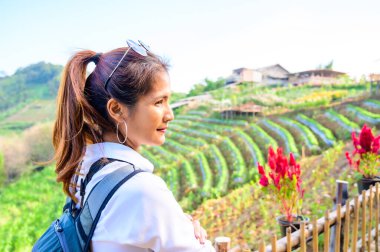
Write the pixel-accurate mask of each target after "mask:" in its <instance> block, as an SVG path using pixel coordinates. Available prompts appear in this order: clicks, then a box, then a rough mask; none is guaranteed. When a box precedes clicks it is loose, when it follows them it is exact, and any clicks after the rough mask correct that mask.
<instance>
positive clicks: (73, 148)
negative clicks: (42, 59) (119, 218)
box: [53, 51, 99, 201]
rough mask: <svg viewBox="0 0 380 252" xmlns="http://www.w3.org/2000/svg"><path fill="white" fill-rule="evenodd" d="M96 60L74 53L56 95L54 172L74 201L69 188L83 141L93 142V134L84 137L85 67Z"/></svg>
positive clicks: (95, 56)
mask: <svg viewBox="0 0 380 252" xmlns="http://www.w3.org/2000/svg"><path fill="white" fill-rule="evenodd" d="M98 58H99V54H96V53H95V52H93V51H82V52H79V53H77V54H75V55H74V56H73V58H72V59H71V60H70V61H69V62H68V63H67V64H66V66H65V68H64V70H63V74H62V78H61V83H60V86H59V90H58V96H57V115H56V116H57V119H56V121H55V123H54V130H53V145H54V149H55V154H54V160H55V161H56V169H55V172H56V173H57V182H63V190H64V192H65V193H66V194H67V195H68V196H70V197H71V198H72V199H73V200H75V201H76V199H75V190H71V189H70V187H71V186H74V187H75V185H71V184H70V183H71V181H72V177H73V175H74V174H75V172H76V170H77V168H78V166H79V164H80V161H81V158H82V156H83V154H84V150H85V145H86V141H88V139H90V140H91V138H92V140H94V138H93V137H91V136H90V135H95V134H90V135H89V134H86V131H85V130H84V128H88V126H87V125H86V124H85V118H86V115H85V112H86V113H90V112H91V111H93V109H92V108H91V106H90V105H89V104H88V102H87V100H86V98H85V94H84V88H85V83H86V68H87V64H88V63H89V62H91V61H95V62H96V63H97V60H98ZM87 118H88V117H87ZM90 118H91V117H90ZM87 132H88V131H87Z"/></svg>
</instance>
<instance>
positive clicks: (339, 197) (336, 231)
mask: <svg viewBox="0 0 380 252" xmlns="http://www.w3.org/2000/svg"><path fill="white" fill-rule="evenodd" d="M347 199H348V182H347V181H343V180H336V193H335V202H334V203H335V205H334V209H337V207H338V206H343V205H344V204H346V201H347ZM341 217H342V216H341V215H340V212H339V218H337V220H336V223H335V225H334V226H333V227H331V234H330V251H340V248H343V243H342V242H343V240H344V237H343V235H344V233H343V232H341V230H342V226H343V225H344V221H343V220H342V219H341ZM338 225H339V226H338ZM338 235H339V237H338ZM338 242H339V244H338ZM336 247H338V250H337V249H336Z"/></svg>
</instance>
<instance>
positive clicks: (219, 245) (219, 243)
mask: <svg viewBox="0 0 380 252" xmlns="http://www.w3.org/2000/svg"><path fill="white" fill-rule="evenodd" d="M230 243H231V239H230V238H229V237H225V236H219V237H216V238H215V251H216V252H227V251H228V250H229V249H230Z"/></svg>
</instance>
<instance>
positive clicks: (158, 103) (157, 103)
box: [156, 100, 164, 105]
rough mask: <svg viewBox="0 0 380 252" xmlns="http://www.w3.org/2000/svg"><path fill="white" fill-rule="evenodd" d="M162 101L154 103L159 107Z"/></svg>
mask: <svg viewBox="0 0 380 252" xmlns="http://www.w3.org/2000/svg"><path fill="white" fill-rule="evenodd" d="M163 102H164V101H163V100H159V101H158V102H156V105H160V104H162V103H163Z"/></svg>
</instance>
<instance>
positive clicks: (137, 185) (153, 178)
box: [115, 171, 171, 198]
mask: <svg viewBox="0 0 380 252" xmlns="http://www.w3.org/2000/svg"><path fill="white" fill-rule="evenodd" d="M166 193H170V194H171V191H170V190H169V189H168V187H167V185H166V183H165V181H164V180H163V179H162V178H161V177H159V176H157V175H155V174H153V173H151V172H147V171H142V172H140V173H138V174H136V175H135V176H134V177H133V178H131V179H130V180H129V181H126V182H125V183H124V184H123V185H122V186H121V187H120V188H119V189H118V191H117V194H118V195H117V197H120V196H121V197H123V198H129V197H132V196H133V195H135V196H136V195H137V196H140V197H149V198H150V197H156V196H157V194H161V195H162V194H166ZM115 194H116V193H115Z"/></svg>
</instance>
